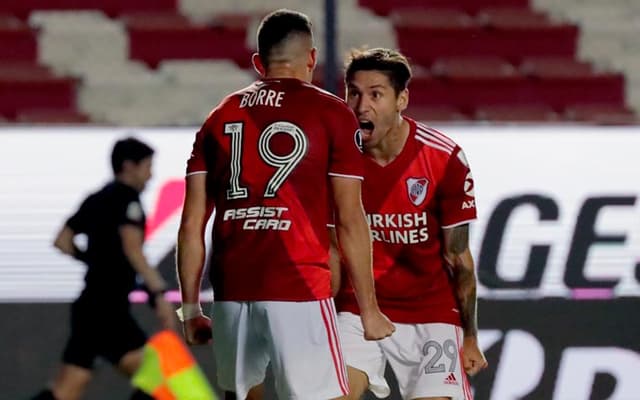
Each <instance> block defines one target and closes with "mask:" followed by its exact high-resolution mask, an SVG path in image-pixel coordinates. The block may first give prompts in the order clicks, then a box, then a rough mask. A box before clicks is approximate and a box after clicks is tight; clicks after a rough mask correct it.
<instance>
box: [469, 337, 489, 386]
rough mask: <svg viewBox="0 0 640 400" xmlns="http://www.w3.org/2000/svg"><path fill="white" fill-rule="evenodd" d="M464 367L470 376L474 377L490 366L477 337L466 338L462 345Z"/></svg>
mask: <svg viewBox="0 0 640 400" xmlns="http://www.w3.org/2000/svg"><path fill="white" fill-rule="evenodd" d="M462 366H463V367H464V371H465V372H466V373H467V375H469V376H474V375H475V374H477V373H478V372H480V371H482V370H483V369H485V368H487V367H488V366H489V363H488V362H487V359H486V358H485V357H484V353H482V350H480V347H479V346H478V339H477V338H476V337H475V336H467V337H465V338H464V342H463V345H462Z"/></svg>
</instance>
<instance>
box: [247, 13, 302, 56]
mask: <svg viewBox="0 0 640 400" xmlns="http://www.w3.org/2000/svg"><path fill="white" fill-rule="evenodd" d="M295 34H304V35H308V36H309V37H311V38H313V32H312V30H311V21H310V20H309V17H307V16H306V15H304V14H302V13H300V12H297V11H292V10H287V9H280V10H276V11H274V12H272V13H270V14H268V15H267V16H266V17H264V18H263V19H262V22H260V26H259V27H258V54H259V55H260V59H261V60H262V63H263V64H264V65H265V67H267V66H268V65H269V58H270V56H271V53H272V51H273V49H274V48H275V47H277V46H279V45H281V44H282V43H283V42H284V41H285V40H287V39H288V38H289V37H290V36H291V35H295Z"/></svg>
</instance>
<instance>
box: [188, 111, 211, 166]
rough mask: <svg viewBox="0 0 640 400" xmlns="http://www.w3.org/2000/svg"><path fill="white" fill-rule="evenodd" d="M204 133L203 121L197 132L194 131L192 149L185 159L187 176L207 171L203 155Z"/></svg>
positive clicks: (205, 131)
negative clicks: (194, 136)
mask: <svg viewBox="0 0 640 400" xmlns="http://www.w3.org/2000/svg"><path fill="white" fill-rule="evenodd" d="M206 134H207V124H206V123H205V124H204V125H203V126H202V128H200V130H199V131H198V133H196V138H195V140H194V142H193V149H192V150H191V155H190V156H189V159H188V160H187V176H189V175H193V174H200V173H206V172H207V163H206V157H205V136H206Z"/></svg>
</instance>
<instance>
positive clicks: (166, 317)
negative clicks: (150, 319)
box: [156, 296, 178, 331]
mask: <svg viewBox="0 0 640 400" xmlns="http://www.w3.org/2000/svg"><path fill="white" fill-rule="evenodd" d="M156 315H157V316H158V319H159V320H160V325H162V327H163V328H165V329H171V330H174V331H175V330H176V329H177V326H178V323H177V318H176V311H175V309H174V308H173V304H171V303H169V302H168V301H167V300H166V299H165V298H164V296H158V298H157V299H156Z"/></svg>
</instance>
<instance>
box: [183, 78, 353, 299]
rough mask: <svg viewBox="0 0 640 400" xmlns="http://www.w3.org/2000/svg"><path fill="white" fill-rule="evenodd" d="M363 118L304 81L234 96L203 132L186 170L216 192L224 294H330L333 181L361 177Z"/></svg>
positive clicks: (216, 243) (219, 291) (265, 84)
mask: <svg viewBox="0 0 640 400" xmlns="http://www.w3.org/2000/svg"><path fill="white" fill-rule="evenodd" d="M357 130H358V123H357V120H356V118H355V116H354V115H353V113H352V112H351V110H349V108H348V107H347V106H346V104H345V103H344V102H343V101H341V100H340V99H338V98H337V97H335V96H333V95H331V94H329V93H326V92H324V91H322V90H320V89H318V88H316V87H315V86H313V85H310V84H307V83H304V82H302V81H300V80H297V79H264V80H259V81H257V82H255V83H254V84H253V85H251V86H249V87H247V88H245V89H243V90H241V91H239V92H236V93H234V94H232V95H230V96H228V97H227V98H226V99H225V100H223V101H222V102H221V103H220V105H219V106H218V107H217V108H216V109H214V111H213V112H212V113H211V115H210V116H209V118H208V119H207V121H206V122H205V123H204V125H203V127H202V128H201V130H200V131H199V132H198V134H197V136H196V140H195V143H194V148H193V153H192V155H191V158H190V159H189V161H188V166H187V174H188V175H189V174H197V173H207V191H208V196H209V197H210V198H211V199H213V200H214V202H215V207H216V216H215V222H214V229H213V251H212V260H211V270H210V275H211V280H212V284H213V288H214V293H215V298H216V299H217V300H235V301H251V300H254V301H257V300H288V301H305V300H314V299H323V298H327V297H330V293H331V291H330V283H329V282H330V271H329V269H328V265H327V261H328V245H329V241H328V233H327V227H326V224H327V215H328V211H327V210H328V200H329V194H328V184H329V177H330V176H331V175H338V176H346V177H350V178H354V179H360V178H361V176H362V172H363V171H362V157H361V153H360V151H359V149H358V146H357V144H356V143H357V141H356V140H355V138H356V134H357Z"/></svg>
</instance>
